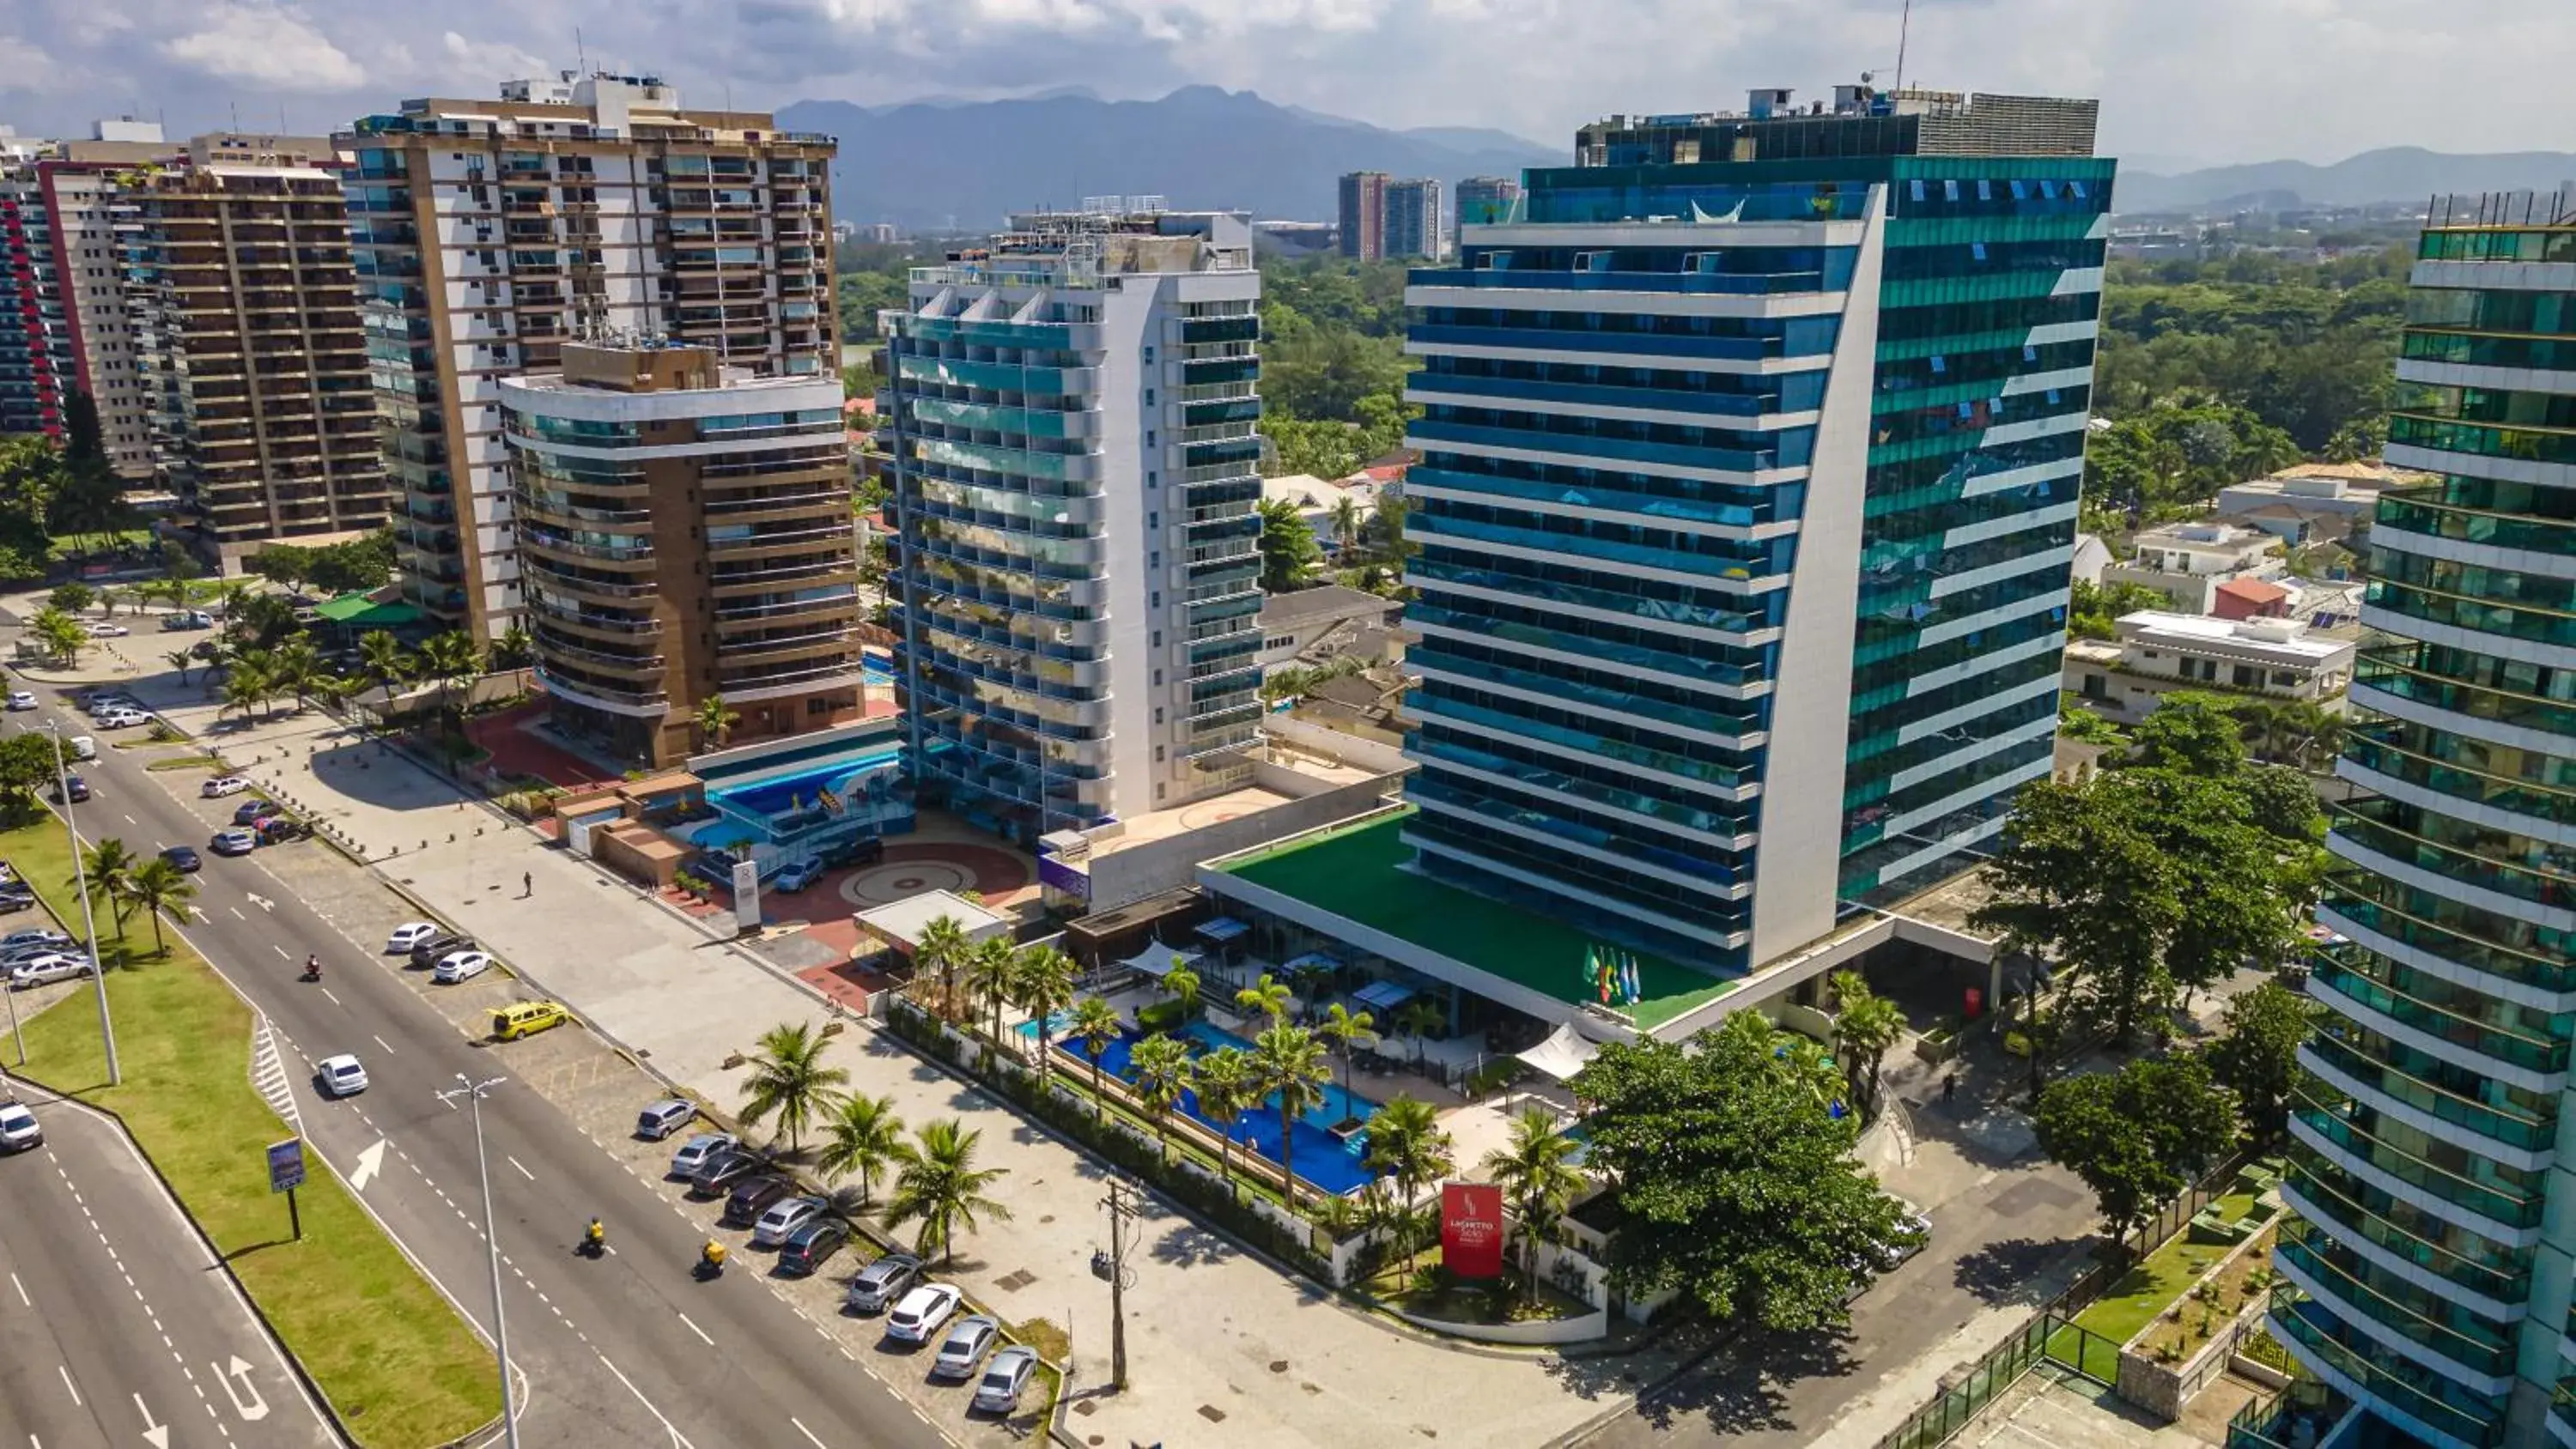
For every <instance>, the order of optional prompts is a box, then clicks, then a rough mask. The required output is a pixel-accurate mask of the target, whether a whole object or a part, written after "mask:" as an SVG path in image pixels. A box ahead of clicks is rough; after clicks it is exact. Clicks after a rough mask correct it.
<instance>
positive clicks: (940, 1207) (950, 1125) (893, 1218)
mask: <svg viewBox="0 0 2576 1449" xmlns="http://www.w3.org/2000/svg"><path fill="white" fill-rule="evenodd" d="M983 1140H984V1134H983V1133H982V1132H980V1131H975V1132H970V1131H967V1130H965V1129H964V1128H963V1127H962V1126H960V1125H959V1123H958V1121H957V1119H956V1118H954V1117H943V1118H940V1119H939V1120H938V1121H936V1122H932V1123H929V1124H927V1125H925V1126H924V1127H923V1128H922V1129H921V1131H920V1132H919V1133H918V1134H916V1135H915V1139H914V1140H913V1141H911V1142H907V1143H904V1144H903V1145H902V1147H901V1148H900V1150H899V1156H898V1158H897V1161H898V1162H899V1163H900V1164H901V1165H900V1166H899V1167H897V1168H896V1169H895V1175H894V1192H893V1193H892V1195H890V1196H889V1197H888V1198H887V1199H886V1211H885V1223H886V1226H887V1227H888V1228H899V1227H901V1226H903V1225H904V1224H905V1223H911V1222H917V1223H919V1224H921V1231H920V1232H919V1233H917V1234H916V1235H915V1236H914V1237H913V1240H912V1250H913V1252H915V1253H916V1254H919V1255H920V1256H921V1257H922V1258H924V1259H925V1260H926V1259H927V1258H928V1257H929V1256H930V1251H931V1249H932V1248H934V1247H936V1248H937V1249H938V1250H939V1263H940V1266H941V1267H943V1268H944V1267H946V1266H948V1265H949V1263H951V1262H952V1261H954V1260H955V1257H956V1248H957V1228H958V1225H959V1224H961V1223H962V1224H964V1225H965V1228H966V1230H967V1231H968V1232H980V1231H982V1227H981V1221H979V1220H989V1221H992V1222H996V1223H1007V1222H1009V1221H1010V1220H1011V1210H1010V1209H1009V1208H1007V1207H1005V1206H1003V1205H1002V1204H1001V1203H998V1202H996V1201H994V1200H993V1199H992V1198H991V1197H990V1196H988V1195H987V1191H986V1190H987V1189H989V1188H990V1187H992V1185H993V1184H994V1183H996V1182H999V1181H1000V1180H1001V1178H1002V1172H1003V1169H1001V1168H998V1167H977V1166H976V1165H975V1149H976V1148H977V1147H978V1146H979V1145H980V1144H981V1143H982V1142H983Z"/></svg>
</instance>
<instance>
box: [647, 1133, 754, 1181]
mask: <svg viewBox="0 0 2576 1449" xmlns="http://www.w3.org/2000/svg"><path fill="white" fill-rule="evenodd" d="M738 1145H740V1144H739V1143H738V1142H737V1141H736V1139H735V1137H734V1135H733V1134H732V1133H730V1132H701V1133H699V1134H698V1135H696V1136H695V1137H692V1138H690V1139H689V1140H688V1141H686V1142H683V1143H681V1144H680V1150H679V1151H677V1152H674V1153H672V1154H671V1170H670V1172H668V1173H667V1174H665V1176H669V1177H694V1176H696V1175H697V1171H698V1169H699V1168H701V1167H704V1166H706V1165H707V1164H708V1163H709V1162H711V1161H713V1160H714V1159H715V1158H716V1157H718V1156H719V1155H721V1154H723V1153H727V1152H731V1151H733V1150H734V1148H735V1147H736V1146H738Z"/></svg>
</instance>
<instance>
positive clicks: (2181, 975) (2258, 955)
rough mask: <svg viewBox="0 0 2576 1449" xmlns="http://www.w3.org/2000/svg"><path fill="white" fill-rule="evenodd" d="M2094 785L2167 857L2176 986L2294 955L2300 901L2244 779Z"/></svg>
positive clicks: (2147, 776)
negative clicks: (2255, 812)
mask: <svg viewBox="0 0 2576 1449" xmlns="http://www.w3.org/2000/svg"><path fill="white" fill-rule="evenodd" d="M2150 719H2151V720H2152V716H2150ZM2282 773H2284V774H2290V773H2291V772H2288V771H2283V772H2282ZM2291 778H2293V779H2297V776H2296V775H2294V774H2292V775H2291ZM2097 783H2098V787H2099V789H2100V791H2101V793H2102V794H2104V795H2105V796H2107V797H2108V798H2109V799H2110V800H2111V801H2112V802H2113V803H2114V806H2115V808H2117V809H2119V810H2120V811H2122V812H2123V813H2124V814H2125V815H2126V816H2127V818H2128V819H2129V821H2130V822H2131V828H2132V829H2134V830H2135V831H2136V832H2137V833H2138V834H2139V835H2140V836H2142V837H2144V838H2145V839H2146V840H2147V841H2149V842H2150V843H2151V844H2152V845H2153V846H2155V848H2156V849H2157V850H2158V851H2159V852H2160V853H2161V854H2162V855H2163V856H2164V858H2165V861H2166V864H2167V867H2168V875H2169V878H2170V880H2171V882H2172V888H2173V890H2174V906H2175V908H2176V909H2175V915H2174V920H2173V926H2172V929H2171V930H2170V932H2169V933H2168V934H2167V935H2166V937H2165V939H2164V942H2163V945H2164V963H2165V973H2166V975H2167V976H2168V977H2170V978H2171V979H2172V981H2173V982H2174V984H2175V985H2177V986H2180V987H2182V988H2184V989H2185V990H2186V991H2189V990H2197V989H2200V988H2204V987H2208V986H2211V985H2214V984H2216V983H2217V982H2219V981H2221V980H2223V979H2225V978H2226V977H2227V976H2228V975H2230V974H2232V973H2233V972H2235V971H2236V970H2237V969H2238V968H2239V967H2242V966H2244V965H2246V964H2248V963H2260V964H2262V965H2266V966H2268V965H2270V964H2272V963H2273V962H2276V961H2279V960H2281V959H2282V958H2283V957H2285V956H2287V955H2288V954H2289V953H2290V951H2291V950H2292V949H2293V947H2294V946H2295V944H2296V943H2297V941H2298V940H2299V934H2298V931H2299V912H2298V899H2297V896H2296V894H2295V893H2294V892H2293V891H2291V890H2289V889H2286V888H2285V884H2286V883H2287V882H2288V881H2289V880H2290V879H2291V878H2292V874H2293V872H2292V870H2289V869H2285V867H2284V865H2283V861H2282V854H2283V850H2282V847H2283V844H2284V842H2282V841H2281V840H2279V839H2277V838H2275V837H2274V836H2273V835H2271V834H2270V833H2269V832H2268V831H2266V830H2264V829H2263V827H2262V826H2261V825H2259V824H2257V823H2256V822H2255V820H2254V816H2253V810H2252V805H2251V802H2250V801H2249V799H2248V798H2247V796H2246V794H2245V792H2244V790H2243V788H2242V778H2241V776H2240V777H2228V776H2218V777H2211V776H2206V775H2201V774H2197V773H2186V772H2184V771H2181V770H2155V769H2129V770H2122V771H2120V772H2118V773H2117V774H2115V775H2112V776H2110V777H2108V778H2107V779H2105V780H2103V781H2100V782H2097ZM2299 784H2300V786H2301V788H2302V789H2304V788H2305V786H2306V781H2304V780H2300V781H2299ZM2311 798H2312V799H2313V796H2311ZM2301 844H2302V845H2303V846H2304V842H2301Z"/></svg>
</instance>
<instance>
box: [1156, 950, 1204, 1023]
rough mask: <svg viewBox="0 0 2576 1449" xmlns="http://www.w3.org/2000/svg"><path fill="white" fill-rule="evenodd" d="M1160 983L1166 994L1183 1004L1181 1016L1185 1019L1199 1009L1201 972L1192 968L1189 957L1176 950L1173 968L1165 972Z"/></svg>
mask: <svg viewBox="0 0 2576 1449" xmlns="http://www.w3.org/2000/svg"><path fill="white" fill-rule="evenodd" d="M1158 984H1159V985H1160V986H1161V987H1162V988H1163V994H1164V995H1165V996H1168V997H1170V998H1172V999H1173V1000H1174V1001H1177V1002H1179V1003H1180V1004H1181V1017H1182V1019H1183V1020H1187V1019H1188V1018H1189V1014H1190V1013H1191V1012H1192V1011H1193V1010H1196V1009H1197V1007H1198V1004H1199V973H1197V972H1195V971H1193V970H1191V969H1190V962H1189V958H1188V957H1186V956H1183V955H1181V954H1180V953H1178V952H1174V953H1173V955H1172V969H1171V970H1169V971H1166V972H1164V973H1163V978H1162V980H1161V981H1160V982H1159V983H1158Z"/></svg>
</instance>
